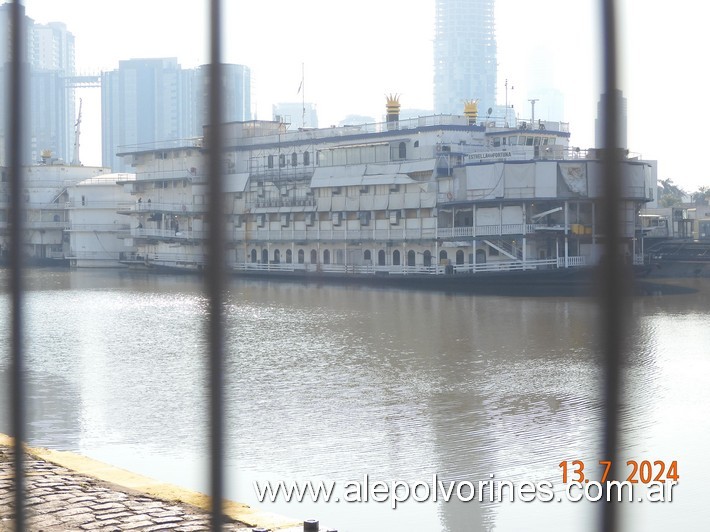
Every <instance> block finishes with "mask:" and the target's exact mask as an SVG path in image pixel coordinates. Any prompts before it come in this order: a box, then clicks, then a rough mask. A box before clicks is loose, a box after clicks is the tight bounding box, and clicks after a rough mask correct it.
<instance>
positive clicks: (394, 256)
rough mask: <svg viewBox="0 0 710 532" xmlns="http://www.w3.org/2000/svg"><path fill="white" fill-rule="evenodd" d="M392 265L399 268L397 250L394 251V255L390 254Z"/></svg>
mask: <svg viewBox="0 0 710 532" xmlns="http://www.w3.org/2000/svg"><path fill="white" fill-rule="evenodd" d="M392 264H393V265H394V266H399V250H398V249H395V250H394V253H392Z"/></svg>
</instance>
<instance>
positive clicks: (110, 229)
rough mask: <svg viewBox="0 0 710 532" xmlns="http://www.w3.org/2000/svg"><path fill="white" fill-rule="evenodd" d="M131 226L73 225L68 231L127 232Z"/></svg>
mask: <svg viewBox="0 0 710 532" xmlns="http://www.w3.org/2000/svg"><path fill="white" fill-rule="evenodd" d="M130 228H131V226H130V225H128V224H75V223H72V224H71V226H70V227H69V229H67V231H71V232H75V231H90V232H91V231H96V232H100V233H110V232H114V231H126V230H128V229H130Z"/></svg>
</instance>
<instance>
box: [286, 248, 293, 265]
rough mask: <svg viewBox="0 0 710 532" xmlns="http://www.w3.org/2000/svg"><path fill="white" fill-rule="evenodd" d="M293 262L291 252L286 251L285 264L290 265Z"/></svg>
mask: <svg viewBox="0 0 710 532" xmlns="http://www.w3.org/2000/svg"><path fill="white" fill-rule="evenodd" d="M292 262H293V252H292V251H291V250H290V249H287V250H286V264H291V263H292Z"/></svg>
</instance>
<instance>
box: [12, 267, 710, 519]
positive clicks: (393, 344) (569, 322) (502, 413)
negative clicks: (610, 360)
mask: <svg viewBox="0 0 710 532" xmlns="http://www.w3.org/2000/svg"><path fill="white" fill-rule="evenodd" d="M0 277H2V279H3V283H4V282H5V281H4V279H5V277H4V272H0ZM28 284H29V286H30V287H31V291H30V292H29V294H28V296H27V320H28V323H27V333H28V334H27V336H28V350H29V353H28V358H29V360H28V364H29V367H30V374H29V383H30V390H31V394H30V395H31V397H30V423H31V426H30V434H31V439H32V442H33V443H34V444H36V445H41V446H47V447H53V448H60V449H67V450H76V451H79V452H81V453H84V454H87V455H89V456H92V457H95V458H98V459H101V460H104V461H106V462H110V463H113V464H116V465H118V466H121V467H124V468H127V469H131V470H135V471H139V472H142V473H144V474H147V475H149V476H153V477H157V478H161V479H163V480H166V481H169V482H174V483H177V484H181V485H185V486H188V487H191V488H195V489H202V490H204V489H207V488H206V486H207V482H206V480H205V478H204V467H205V460H204V452H203V450H204V448H205V436H204V433H205V430H206V429H205V423H204V420H205V417H206V416H205V413H206V409H207V406H206V398H207V388H206V376H205V364H204V352H205V344H204V340H203V338H202V334H203V332H204V315H205V302H204V299H203V297H202V296H201V294H200V289H201V284H200V281H199V279H196V278H192V277H172V276H165V277H159V276H149V275H143V274H136V273H129V272H118V271H107V272H99V271H73V272H66V271H51V270H33V271H32V272H30V274H29V279H28ZM691 284H692V282H691ZM695 288H698V289H699V291H697V292H695V293H690V294H686V295H676V296H647V297H639V298H636V299H635V300H634V303H633V312H634V317H635V323H634V325H633V328H632V330H631V334H630V338H629V346H630V347H629V357H628V361H627V363H626V364H625V368H624V378H625V380H624V382H625V388H624V408H623V412H622V423H623V426H622V437H623V442H624V444H623V453H622V454H623V456H624V458H625V460H627V459H633V460H637V461H639V462H641V461H642V460H649V461H651V462H653V461H655V460H663V461H664V462H665V463H670V462H671V461H672V460H677V461H678V469H679V474H680V484H679V485H678V486H677V488H676V491H675V493H674V500H673V502H672V503H648V502H644V504H641V503H637V502H634V503H631V504H625V505H624V508H623V517H624V520H625V524H624V527H623V529H624V530H629V531H636V530H638V531H642V530H643V531H648V530H667V529H669V528H671V527H674V528H676V529H679V530H693V529H698V527H699V526H701V523H706V522H707V521H708V519H710V510H708V507H707V505H706V504H705V501H704V500H703V497H704V495H705V494H706V492H707V489H706V487H705V486H704V485H703V482H704V480H705V479H706V478H708V474H709V473H710V465H709V464H708V462H707V460H706V456H705V450H706V449H707V448H708V447H709V446H710V420H709V419H708V416H707V414H706V411H707V406H708V404H710V386H708V385H707V378H708V377H707V376H708V375H710V298H709V297H708V296H710V286H708V285H707V284H705V285H703V284H702V281H700V284H698V285H696V286H695ZM3 297H4V298H5V300H4V301H3V303H2V305H4V306H5V309H3V313H2V315H3V316H4V318H3V321H2V338H3V344H6V340H5V339H6V338H7V334H8V333H7V330H8V324H7V319H6V317H7V310H6V308H7V301H6V299H7V298H6V296H3ZM0 301H2V300H0ZM227 313H228V340H227V344H228V348H229V353H228V360H227V364H226V367H227V372H226V375H225V379H226V383H227V390H228V393H227V395H228V397H227V407H228V415H227V426H228V430H229V435H230V437H229V444H228V456H227V462H228V467H229V470H228V486H227V494H228V496H229V497H230V498H233V499H237V500H240V501H244V502H248V503H251V504H254V505H258V506H263V507H266V508H268V509H270V510H272V511H275V512H278V513H283V514H287V515H292V516H294V517H297V518H317V519H320V521H321V523H322V524H323V528H325V526H326V525H328V526H332V527H334V528H338V530H340V531H341V532H342V531H347V530H350V531H365V530H367V531H371V530H421V531H438V530H446V531H452V532H459V531H478V530H496V531H518V530H526V531H538V530H539V531H548V530H581V531H584V530H594V529H595V525H596V515H597V513H598V512H597V507H596V506H595V505H594V504H591V503H584V502H578V503H572V502H569V501H563V502H561V503H558V502H556V501H553V502H548V503H545V502H532V503H525V502H522V501H519V500H516V501H515V502H512V503H511V502H503V503H495V504H492V503H479V502H477V501H473V502H467V503H464V502H449V503H444V502H441V501H439V502H436V503H435V502H432V501H427V502H415V501H408V502H406V503H404V504H401V505H400V506H399V507H398V508H397V509H396V510H392V509H391V508H390V504H389V503H377V502H367V503H344V502H338V503H335V502H331V503H324V502H319V503H306V502H304V503H300V504H297V503H291V504H288V503H285V502H278V503H273V504H259V503H257V501H256V495H255V493H254V490H253V488H252V482H253V481H255V480H256V481H263V480H266V479H294V480H334V481H337V482H339V483H340V485H343V484H345V483H346V482H348V481H355V480H362V478H363V475H365V474H367V475H369V477H370V478H371V479H372V480H373V481H375V480H382V481H392V480H395V479H397V480H405V481H409V482H416V481H429V480H431V478H432V475H433V474H436V475H438V478H439V479H441V480H446V481H449V480H458V481H473V482H477V481H479V480H487V479H489V478H490V475H491V474H493V475H495V477H494V478H496V479H501V480H510V481H511V482H513V483H516V484H519V483H521V482H523V481H532V482H540V481H544V480H547V481H550V482H551V483H552V484H553V485H554V491H555V494H556V495H561V494H562V493H563V488H564V486H563V484H562V478H561V476H562V472H561V468H560V467H559V464H560V462H561V461H563V460H567V461H572V460H583V461H584V462H585V464H588V465H587V470H588V472H589V473H590V474H591V475H592V476H594V475H596V476H597V477H598V476H599V471H598V469H599V466H598V464H597V462H598V460H601V459H603V458H604V457H601V456H600V455H599V453H600V451H599V449H600V446H601V435H600V430H601V415H602V404H601V401H600V390H601V385H602V382H601V379H602V373H601V371H600V368H599V364H598V362H597V357H596V354H595V351H594V349H595V339H596V338H597V332H596V326H595V317H596V315H597V308H596V304H595V301H594V300H592V299H588V298H560V297H550V298H545V297H541V298H531V297H526V298H522V297H520V298H519V297H492V296H485V297H483V296H471V295H452V294H444V293H432V292H423V291H421V292H420V291H405V290H396V289H391V290H390V289H374V288H357V287H351V286H350V287H339V286H318V285H301V284H291V283H279V282H263V281H249V282H246V281H236V280H235V281H234V282H233V283H232V285H231V287H230V292H229V297H228V309H227ZM5 351H6V350H3V352H2V355H1V356H2V357H4V358H2V359H0V372H3V373H5V374H6V367H7V360H6V357H7V353H6V352H5ZM0 378H1V379H2V380H0V382H2V383H3V384H4V383H5V377H4V376H1V377H0ZM6 397H7V395H6ZM3 401H4V402H5V399H4V400H3ZM6 416H7V413H6V411H5V410H3V411H2V412H0V430H2V431H5V432H7V430H8V429H7V418H6ZM627 469H628V468H625V467H622V471H627Z"/></svg>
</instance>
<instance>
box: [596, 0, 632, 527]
mask: <svg viewBox="0 0 710 532" xmlns="http://www.w3.org/2000/svg"><path fill="white" fill-rule="evenodd" d="M601 8H602V42H603V65H604V66H603V68H604V72H603V91H604V92H603V94H602V102H603V115H602V119H603V132H604V140H603V145H602V147H603V149H602V153H603V156H602V173H603V185H604V194H603V200H602V213H603V216H602V219H603V224H602V225H603V230H604V235H606V238H605V241H604V255H603V259H602V261H601V263H600V273H601V276H600V279H601V282H600V286H599V289H600V290H599V291H600V307H601V308H600V310H601V312H600V316H601V324H600V325H601V332H602V357H603V362H604V364H603V366H604V379H603V382H604V443H603V449H602V452H603V460H610V461H611V462H612V466H611V470H610V472H609V476H608V478H609V479H611V480H618V478H617V473H618V471H620V469H619V468H618V467H617V457H618V456H617V454H618V427H619V402H620V381H621V368H622V357H623V355H624V347H623V339H624V330H625V318H626V317H627V316H626V312H625V305H626V303H627V298H626V297H625V296H626V295H627V292H628V287H629V286H630V283H629V282H628V280H627V279H626V275H625V274H626V270H625V268H624V263H623V258H622V256H621V252H620V247H621V243H622V241H621V236H622V235H621V228H620V221H621V216H620V212H619V210H620V207H621V203H620V198H621V186H622V183H621V180H622V178H623V176H622V172H621V171H620V169H619V166H620V165H619V162H620V160H619V158H620V148H619V141H620V137H619V129H618V113H619V110H620V109H619V102H618V101H617V94H618V92H617V34H616V14H615V8H616V6H615V2H614V0H602V4H601ZM605 492H606V490H605ZM607 495H613V494H609V493H607ZM612 498H613V497H612ZM602 500H604V499H602ZM618 508H619V503H617V502H614V501H613V500H611V502H602V504H601V529H602V530H603V531H604V532H614V531H615V530H617V523H618V515H617V514H618Z"/></svg>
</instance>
